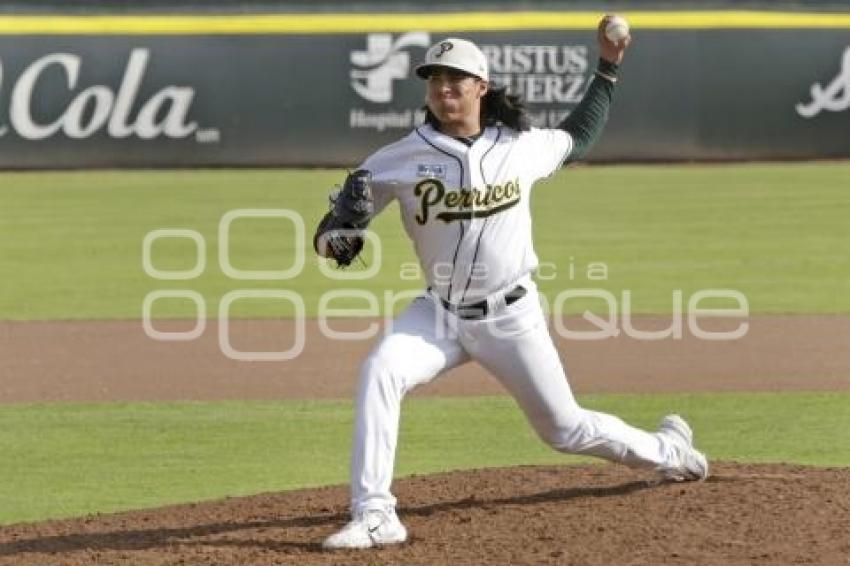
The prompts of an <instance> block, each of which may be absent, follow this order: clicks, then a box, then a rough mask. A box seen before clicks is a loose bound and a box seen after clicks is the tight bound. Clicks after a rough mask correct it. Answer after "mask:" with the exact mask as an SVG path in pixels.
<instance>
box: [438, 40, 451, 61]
mask: <svg viewBox="0 0 850 566" xmlns="http://www.w3.org/2000/svg"><path fill="white" fill-rule="evenodd" d="M452 49H454V44H453V43H452V42H451V41H442V42H440V50H439V51H438V52H437V53H436V54H434V58H435V59H439V58H440V57H442V56H443V54H444V53H446V52H447V51H451V50H452Z"/></svg>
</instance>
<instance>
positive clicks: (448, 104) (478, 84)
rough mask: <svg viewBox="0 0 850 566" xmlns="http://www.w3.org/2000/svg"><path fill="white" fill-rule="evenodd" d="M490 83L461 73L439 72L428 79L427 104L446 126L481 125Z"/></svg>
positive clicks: (451, 71) (446, 70)
mask: <svg viewBox="0 0 850 566" xmlns="http://www.w3.org/2000/svg"><path fill="white" fill-rule="evenodd" d="M486 92H487V82H486V81H482V80H481V79H479V78H478V77H474V76H472V75H469V74H467V73H464V72H462V71H455V70H453V69H448V68H439V67H438V68H436V69H434V71H432V72H431V74H430V75H429V77H428V93H427V96H426V103H427V104H428V108H430V109H431V112H433V113H434V115H435V116H436V117H437V119H438V120H439V121H440V123H441V124H443V125H452V124H457V123H463V122H470V121H475V122H476V124H477V122H478V117H479V113H480V111H481V97H483V96H484V94H485V93H486Z"/></svg>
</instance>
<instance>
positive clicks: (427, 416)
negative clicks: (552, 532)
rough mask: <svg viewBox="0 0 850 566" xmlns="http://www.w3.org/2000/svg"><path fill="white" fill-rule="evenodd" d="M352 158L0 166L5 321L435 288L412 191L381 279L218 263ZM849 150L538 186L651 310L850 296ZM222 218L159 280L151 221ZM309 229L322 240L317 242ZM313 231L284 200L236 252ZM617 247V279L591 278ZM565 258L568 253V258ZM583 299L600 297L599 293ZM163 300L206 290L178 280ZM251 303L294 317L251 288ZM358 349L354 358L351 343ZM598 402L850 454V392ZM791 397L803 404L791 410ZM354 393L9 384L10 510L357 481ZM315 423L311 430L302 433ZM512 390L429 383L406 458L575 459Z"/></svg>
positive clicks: (803, 458)
mask: <svg viewBox="0 0 850 566" xmlns="http://www.w3.org/2000/svg"><path fill="white" fill-rule="evenodd" d="M340 178H341V176H340V173H339V172H337V171H274V170H264V171H241V170H240V171H232V170H220V171H130V172H111V171H101V172H55V173H0V272H2V274H3V276H2V277H0V320H57V319H70V320H84V319H130V320H134V319H138V318H139V317H140V315H141V305H142V301H143V298H144V297H145V295H146V294H147V293H149V292H150V291H153V290H157V289H191V290H196V291H198V292H200V293H201V294H202V295H203V297H204V298H205V301H206V305H207V309H208V312H209V314H210V315H211V316H214V314H215V313H216V311H217V306H218V302H219V300H220V298H221V297H222V296H223V295H224V294H225V293H227V292H228V291H232V290H236V289H268V288H277V289H288V290H294V291H297V292H298V293H300V294H301V295H302V296H303V297H304V299H305V303H306V306H307V309H308V312H309V313H315V311H316V305H317V304H318V299H319V297H320V295H321V294H322V293H324V292H325V291H328V290H330V289H335V288H340V287H341V286H343V285H344V286H346V287H350V288H356V289H366V290H371V291H374V292H383V291H384V290H387V289H390V290H393V291H402V290H405V289H417V288H420V287H421V282H420V281H417V280H404V279H402V278H400V276H399V274H400V271H401V269H402V266H403V265H404V264H406V263H409V262H412V261H414V258H413V253H412V249H411V246H410V244H409V243H408V241H407V239H406V237H405V236H404V235H403V232H402V229H401V227H400V223H399V221H398V219H397V216H398V214H397V210H396V209H395V208H392V209H390V210H389V211H388V212H387V213H385V214H384V215H383V216H382V217H380V218H379V219H378V220H377V221H376V223H375V224H374V228H375V230H376V231H377V233H378V234H379V235H380V236H381V238H382V242H383V251H384V258H383V259H384V261H383V262H382V263H381V266H382V269H381V270H380V272H379V274H378V275H377V276H376V277H374V278H372V279H369V280H366V281H361V282H353V283H345V284H342V283H339V282H335V281H332V280H330V279H328V278H327V277H326V276H324V275H322V274H321V272H320V271H319V269H318V264H317V261H316V260H315V259H314V258H313V257H312V255H310V254H309V253H307V254H306V256H305V257H306V265H305V268H304V270H303V272H302V273H301V274H300V275H299V276H298V277H296V278H294V279H292V280H288V281H270V282H268V281H236V280H231V279H229V278H227V277H226V276H225V275H224V274H223V273H222V271H221V269H220V268H219V265H218V239H217V227H218V223H219V220H220V218H221V217H222V215H223V214H225V213H226V212H228V211H230V210H233V209H250V208H261V209H281V208H285V209H290V210H293V211H296V212H298V213H299V214H301V215H302V216H303V217H304V219H305V223H306V230H307V234H306V235H307V241H308V242H309V238H310V237H311V232H312V226H313V224H314V223H315V221H316V220H318V218H319V217H320V216H321V215H322V213H323V211H324V210H325V202H326V194H327V189H328V188H329V187H331V186H332V185H333V183H334V182H337V181H339V179H340ZM848 181H850V164H844V163H814V164H753V165H724V166H628V167H627V166H621V167H585V168H577V169H574V170H568V171H564V172H562V173H560V174H559V175H558V176H557V177H555V178H554V179H552V180H549V181H547V182H546V183H543V184H541V185H540V186H538V187H537V189H536V192H535V195H534V199H533V208H534V211H535V232H536V243H537V251H538V255H539V256H540V258H541V260H542V261H544V262H549V263H550V264H552V265H554V266H555V272H556V273H557V276H556V277H555V278H554V279H553V280H547V281H542V282H541V288H542V290H543V291H544V293H546V294H547V295H549V296H550V297H553V296H554V295H555V294H557V293H558V292H560V291H561V290H563V289H567V288H570V287H594V288H602V289H606V290H609V291H612V292H614V293H615V294H619V293H620V292H621V291H623V290H629V291H631V292H632V295H633V303H634V305H633V311H635V312H645V313H659V314H662V313H669V312H670V311H671V302H670V299H671V296H672V292H673V290H675V289H681V290H683V291H684V293H685V296H686V297H687V296H689V295H690V294H691V293H693V292H694V291H696V290H699V289H709V288H726V289H735V290H738V291H741V292H742V293H744V294H745V295H746V296H747V298H748V300H749V304H750V310H751V312H752V313H850V262H848V261H847V258H848V257H850V238H848V236H850V229H848V222H847V218H848V217H850V193H848V190H847V189H848V186H850V183H848ZM161 228H188V229H193V230H197V231H198V232H199V233H200V234H201V235H202V236H203V237H204V239H205V241H206V244H207V248H206V250H207V251H206V262H207V269H206V271H205V272H204V273H203V274H202V275H200V276H199V277H198V278H196V279H193V280H190V281H156V280H153V279H151V278H150V277H148V276H147V275H146V274H145V273H144V271H143V269H142V241H143V239H144V237H145V234H147V233H148V232H149V231H150V230H154V229H161ZM193 245H194V244H191V243H190V242H189V241H188V240H172V241H163V242H160V243H158V244H156V245H155V246H154V248H153V256H154V264H155V265H156V267H158V268H160V269H173V270H178V269H188V268H190V267H192V265H193V264H194V257H193V255H192V249H193V248H192V246H193ZM308 245H309V244H308ZM294 250H295V241H294V238H293V232H292V229H291V227H289V226H288V225H286V224H285V223H284V222H283V221H280V220H252V221H248V220H242V221H237V222H235V223H234V224H233V230H232V233H231V248H230V251H231V258H232V262H233V264H234V266H235V267H237V268H239V269H243V270H245V269H282V268H285V267H287V266H288V265H290V264H291V262H292V258H293V256H294V253H295V252H294ZM591 263H597V264H598V263H604V264H605V266H606V267H607V278H606V279H605V280H602V281H599V280H589V279H588V277H587V276H586V275H587V274H586V269H587V267H588V265H589V264H591ZM548 273H550V274H551V273H552V269H551V267H550V268H549V271H548ZM570 306H571V308H572V310H573V311H580V310H582V309H584V308H594V309H596V308H598V307H599V305H598V304H595V303H592V302H588V303H580V302H576V303H573V304H571V305H570ZM157 309H158V310H155V312H154V314H155V315H156V316H158V317H163V318H165V317H185V316H189V315H191V314H192V310H191V308H189V307H188V305H186V304H185V303H181V302H179V301H174V302H168V301H163V302H161V303H160V304H158V306H157ZM234 314H235V315H237V316H245V317H269V316H287V315H289V314H291V313H290V310H289V309H287V308H286V306H282V305H279V304H273V303H268V302H261V301H254V302H244V303H240V304H239V305H238V309H235V310H234ZM353 363H354V362H353ZM582 400H583V402H584V403H585V404H586V405H588V406H590V407H594V408H598V409H602V410H606V411H611V412H614V413H617V414H619V415H621V416H623V417H624V418H625V419H626V420H629V421H631V422H633V423H635V424H638V425H642V426H647V427H652V426H654V425H655V423H656V422H657V420H658V419H659V418H660V417H661V416H662V415H663V414H665V413H667V412H669V411H672V410H675V411H681V412H682V413H684V414H685V415H686V416H688V417H689V418H690V419H691V420H692V422H693V424H694V427H695V429H696V430H697V432H698V435H699V442H700V445H701V446H702V447H704V448H705V450H706V451H707V452H708V453H709V454H710V456H711V457H713V458H720V459H738V460H744V461H787V462H796V463H803V464H813V465H830V466H848V465H850V441H848V436H847V435H846V433H845V431H846V430H848V428H850V412H848V411H847V406H848V402H850V394H847V393H836V394H755V393H741V394H724V395H689V396H682V395H676V396H674V395H652V396H649V395H646V396H617V395H605V396H598V397H586V398H583V399H582ZM792 416H793V418H791V417H792ZM350 421H351V403H350V402H348V401H345V402H343V401H339V402H328V401H323V402H318V401H316V402H284V401H282V402H276V403H273V402H268V403H260V402H250V403H249V402H230V403H190V404H109V405H73V404H58V405H6V406H2V407H0V466H1V467H0V469H2V476H0V478H2V482H0V522H4V523H8V522H17V521H32V520H38V519H42V518H48V517H65V516H74V515H80V514H85V513H92V512H105V511H114V510H121V509H132V508H140V507H147V506H155V505H160V504H165V503H173V502H182V501H194V500H200V499H210V498H217V497H222V496H225V495H244V494H251V493H257V492H260V491H267V490H280V489H291V488H296V487H304V486H312V485H319V484H328V483H343V482H345V481H346V473H347V472H346V470H347V465H348V446H349V442H350V439H349V433H350V430H349V429H350ZM305 431H310V433H309V434H305ZM532 436H533V435H532V432H531V431H530V429H529V428H528V426H527V425H526V424H525V423H524V420H523V418H522V416H521V415H520V413H519V412H518V411H517V410H516V409H515V408H514V407H513V404H512V402H511V401H510V400H509V399H505V398H481V399H414V400H411V401H410V402H408V405H407V407H406V411H405V413H404V423H403V432H402V439H401V449H400V453H399V462H398V466H397V472H398V474H409V473H426V472H433V471H439V470H447V469H459V468H470V467H481V466H502V465H514V464H520V463H554V462H564V463H569V462H574V461H576V459H575V458H569V457H565V456H562V455H560V454H556V453H554V452H552V451H550V450H549V449H548V448H546V447H544V446H543V445H542V444H541V443H539V442H537V441H531V438H532Z"/></svg>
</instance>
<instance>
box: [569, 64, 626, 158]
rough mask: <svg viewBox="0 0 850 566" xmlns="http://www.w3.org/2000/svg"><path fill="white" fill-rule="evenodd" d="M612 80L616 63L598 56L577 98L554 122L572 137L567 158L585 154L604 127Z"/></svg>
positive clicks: (609, 103)
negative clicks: (592, 74)
mask: <svg viewBox="0 0 850 566" xmlns="http://www.w3.org/2000/svg"><path fill="white" fill-rule="evenodd" d="M616 80H617V65H615V64H614V63H611V62H609V61H605V60H604V59H600V60H599V67H598V68H597V71H596V76H595V77H593V80H592V81H591V82H590V86H589V87H588V88H587V92H585V93H584V97H583V98H582V99H581V102H579V104H578V106H576V107H575V109H574V110H573V111H572V112H570V115H569V116H567V117H566V118H564V121H563V122H561V123H560V124H558V128H560V129H561V130H564V131H565V132H567V133H568V134H570V136H571V137H572V138H573V144H574V145H573V150H572V152H571V153H570V156H569V158H568V159H567V161H568V162H570V161H577V160H579V159H581V158H582V157H584V156H585V155H587V152H588V151H590V148H591V146H593V143H594V142H595V141H596V138H598V137H599V134H601V133H602V130H603V129H604V128H605V122H607V121H608V109H609V108H610V106H611V99H612V98H613V96H614V83H615V82H616Z"/></svg>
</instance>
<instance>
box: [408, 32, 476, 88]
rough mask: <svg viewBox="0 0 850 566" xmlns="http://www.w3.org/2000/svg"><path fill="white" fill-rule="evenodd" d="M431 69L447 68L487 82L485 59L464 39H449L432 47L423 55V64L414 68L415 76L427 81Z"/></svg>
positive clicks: (474, 46) (472, 44)
mask: <svg viewBox="0 0 850 566" xmlns="http://www.w3.org/2000/svg"><path fill="white" fill-rule="evenodd" d="M433 67H449V68H450V69H457V70H459V71H463V72H465V73H469V74H470V75H474V76H476V77H478V78H479V79H484V80H485V81H486V80H489V78H488V77H489V74H488V73H487V58H486V57H485V56H484V53H482V52H481V50H480V49H478V46H477V45H475V44H474V43H472V42H471V41H467V40H465V39H458V38H455V37H449V38H446V39H444V40H442V41H439V42H437V43H435V44H434V45H432V46H431V47H430V48H429V49H428V51H427V53H425V62H424V63H422V64H420V65H417V66H416V74H417V75H418V76H419V77H420V78H423V79H427V78H428V75H429V74H430V71H431V69H432V68H433Z"/></svg>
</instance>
